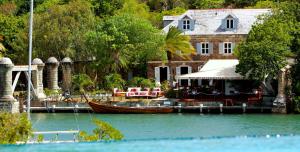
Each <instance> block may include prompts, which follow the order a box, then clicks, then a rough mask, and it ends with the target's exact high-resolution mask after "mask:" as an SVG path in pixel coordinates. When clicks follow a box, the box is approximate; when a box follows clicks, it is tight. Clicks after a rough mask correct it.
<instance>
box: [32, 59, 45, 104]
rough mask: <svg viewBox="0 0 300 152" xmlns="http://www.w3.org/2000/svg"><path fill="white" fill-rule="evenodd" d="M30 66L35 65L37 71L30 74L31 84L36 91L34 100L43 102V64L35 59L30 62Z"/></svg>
mask: <svg viewBox="0 0 300 152" xmlns="http://www.w3.org/2000/svg"><path fill="white" fill-rule="evenodd" d="M32 65H37V71H33V72H32V83H33V86H34V88H35V91H36V95H37V96H36V98H37V100H38V101H43V100H44V99H46V95H45V93H44V85H43V69H44V67H45V64H44V63H43V61H42V60H41V59H39V58H35V59H34V60H33V61H32Z"/></svg>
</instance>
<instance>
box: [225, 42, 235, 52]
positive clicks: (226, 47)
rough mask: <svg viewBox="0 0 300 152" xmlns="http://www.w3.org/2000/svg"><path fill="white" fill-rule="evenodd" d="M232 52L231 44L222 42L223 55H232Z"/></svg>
mask: <svg viewBox="0 0 300 152" xmlns="http://www.w3.org/2000/svg"><path fill="white" fill-rule="evenodd" d="M232 52H233V47H232V42H224V43H223V53H224V54H232Z"/></svg>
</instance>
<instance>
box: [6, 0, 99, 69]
mask: <svg viewBox="0 0 300 152" xmlns="http://www.w3.org/2000/svg"><path fill="white" fill-rule="evenodd" d="M51 2H53V4H52V3H51V4H48V3H47V4H41V5H40V6H41V7H38V8H37V11H38V12H37V13H36V14H35V16H34V29H33V57H39V58H41V59H42V60H47V58H49V57H50V56H55V57H57V58H58V59H62V58H64V57H65V56H69V57H71V58H73V59H74V60H85V59H87V56H88V54H89V53H88V50H87V49H86V46H85V39H84V38H85V37H84V35H85V33H86V32H87V31H89V30H92V29H93V25H94V21H95V18H94V15H93V12H92V8H91V5H90V3H89V2H86V1H84V0H73V1H70V2H69V3H67V4H55V3H56V2H57V1H55V0H53V1H51ZM45 3H46V2H45ZM48 5H49V6H50V7H49V8H47V9H46V8H45V7H46V6H48ZM45 10H47V11H45ZM26 19H27V18H26ZM27 22H28V21H27V20H26V21H25V23H26V24H25V25H26V28H25V29H24V30H23V31H22V32H19V34H18V35H17V36H16V40H14V41H13V43H12V47H13V49H14V52H13V53H11V54H12V55H14V56H15V57H14V58H13V59H16V58H17V60H16V63H20V62H21V63H23V64H24V62H25V61H26V58H27V53H26V52H27V51H25V53H24V50H28V45H27V44H28V24H27Z"/></svg>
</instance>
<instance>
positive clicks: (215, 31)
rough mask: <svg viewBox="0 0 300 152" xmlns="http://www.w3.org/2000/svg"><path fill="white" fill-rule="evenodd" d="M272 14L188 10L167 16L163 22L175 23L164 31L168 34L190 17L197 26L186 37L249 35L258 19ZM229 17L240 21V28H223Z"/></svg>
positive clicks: (223, 10) (265, 10)
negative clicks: (182, 20) (185, 18)
mask: <svg viewBox="0 0 300 152" xmlns="http://www.w3.org/2000/svg"><path fill="white" fill-rule="evenodd" d="M270 12H271V10H270V9H209V10H188V11H186V12H185V13H184V14H182V15H180V16H174V17H170V16H165V17H164V18H163V20H173V22H171V23H170V24H169V25H167V26H166V27H164V28H163V31H164V32H165V33H167V32H168V30H169V28H170V27H171V26H175V27H178V24H179V20H181V19H182V18H184V17H186V16H189V17H191V18H192V19H193V20H195V25H194V29H193V30H187V31H185V32H184V34H185V35H219V34H248V33H249V31H250V29H251V27H252V25H253V24H254V23H255V21H256V20H257V17H258V16H259V15H262V14H266V13H270ZM229 15H231V16H233V17H236V18H237V19H238V27H237V28H236V29H235V30H224V29H222V28H221V26H222V20H224V19H225V18H226V17H227V16H229Z"/></svg>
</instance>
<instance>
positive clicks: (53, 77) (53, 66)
mask: <svg viewBox="0 0 300 152" xmlns="http://www.w3.org/2000/svg"><path fill="white" fill-rule="evenodd" d="M46 64H47V83H48V88H49V89H50V90H58V89H59V87H58V66H59V62H58V61H57V59H56V58H55V57H50V58H49V59H48V60H47V62H46Z"/></svg>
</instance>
